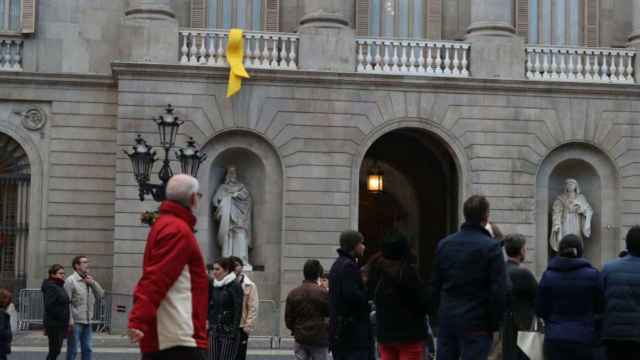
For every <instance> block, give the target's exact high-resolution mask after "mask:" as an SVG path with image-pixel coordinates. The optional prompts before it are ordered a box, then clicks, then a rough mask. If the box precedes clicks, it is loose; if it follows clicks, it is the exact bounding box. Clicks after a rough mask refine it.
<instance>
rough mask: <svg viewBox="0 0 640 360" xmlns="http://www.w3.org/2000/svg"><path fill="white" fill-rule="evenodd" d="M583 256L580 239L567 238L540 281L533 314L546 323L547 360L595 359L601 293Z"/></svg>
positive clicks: (595, 273) (598, 278)
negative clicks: (535, 313)
mask: <svg viewBox="0 0 640 360" xmlns="http://www.w3.org/2000/svg"><path fill="white" fill-rule="evenodd" d="M582 254H583V245H582V240H581V239H580V238H579V237H578V236H576V235H573V234H570V235H566V236H565V237H563V238H562V240H560V244H559V248H558V256H556V257H555V258H553V259H551V262H550V263H549V266H548V268H547V270H546V271H545V272H544V274H543V275H542V279H541V280H540V286H539V287H538V296H537V300H536V312H537V314H538V316H539V317H540V318H542V319H544V322H545V338H544V347H545V359H546V360H594V359H596V347H597V345H598V343H599V341H600V334H599V329H600V327H601V326H600V321H599V319H600V317H601V315H602V313H603V311H604V293H603V290H602V280H601V276H600V273H599V272H598V270H596V269H595V268H594V267H593V266H591V264H590V263H589V262H588V261H587V260H586V259H584V258H583V257H582Z"/></svg>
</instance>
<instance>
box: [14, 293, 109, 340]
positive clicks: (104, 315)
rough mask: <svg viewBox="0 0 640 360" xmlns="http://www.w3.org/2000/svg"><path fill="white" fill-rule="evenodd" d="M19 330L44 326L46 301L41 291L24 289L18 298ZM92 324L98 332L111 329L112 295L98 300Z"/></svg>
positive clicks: (107, 294) (106, 295)
mask: <svg viewBox="0 0 640 360" xmlns="http://www.w3.org/2000/svg"><path fill="white" fill-rule="evenodd" d="M18 299H19V300H18V303H19V304H20V305H19V309H18V329H20V330H28V329H30V328H31V326H33V325H37V326H42V318H43V316H44V301H43V299H42V291H41V290H40V289H22V290H20V294H19V298H18ZM91 323H92V324H93V325H94V326H95V328H96V331H97V332H104V331H107V330H110V329H111V294H110V293H106V294H105V296H104V298H102V299H96V303H95V306H94V312H93V319H91Z"/></svg>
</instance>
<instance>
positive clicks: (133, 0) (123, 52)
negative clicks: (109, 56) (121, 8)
mask: <svg viewBox="0 0 640 360" xmlns="http://www.w3.org/2000/svg"><path fill="white" fill-rule="evenodd" d="M122 26H123V30H122V31H121V32H120V34H121V36H120V57H121V60H123V61H145V62H153V63H164V64H172V63H177V62H178V49H179V37H178V22H177V21H176V19H175V13H174V11H173V9H172V8H171V0H129V7H128V8H127V10H126V11H125V16H124V18H123V20H122Z"/></svg>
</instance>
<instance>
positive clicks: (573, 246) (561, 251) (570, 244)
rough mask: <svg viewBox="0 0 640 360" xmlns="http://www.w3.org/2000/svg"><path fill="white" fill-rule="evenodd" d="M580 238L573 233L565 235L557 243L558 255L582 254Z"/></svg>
mask: <svg viewBox="0 0 640 360" xmlns="http://www.w3.org/2000/svg"><path fill="white" fill-rule="evenodd" d="M583 252H584V250H583V245H582V239H580V238H579V237H578V235H575V234H568V235H565V236H564V237H563V238H562V239H561V240H560V244H559V245H558V255H560V256H562V257H566V258H581V257H582V254H583Z"/></svg>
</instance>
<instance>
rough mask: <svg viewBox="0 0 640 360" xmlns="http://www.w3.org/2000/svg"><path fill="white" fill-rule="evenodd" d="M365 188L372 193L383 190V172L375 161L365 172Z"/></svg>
mask: <svg viewBox="0 0 640 360" xmlns="http://www.w3.org/2000/svg"><path fill="white" fill-rule="evenodd" d="M367 190H369V192H372V193H380V192H382V191H383V190H384V172H383V171H382V169H380V167H379V166H378V163H377V162H376V163H375V164H374V165H373V167H372V168H371V169H370V170H369V174H367Z"/></svg>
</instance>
